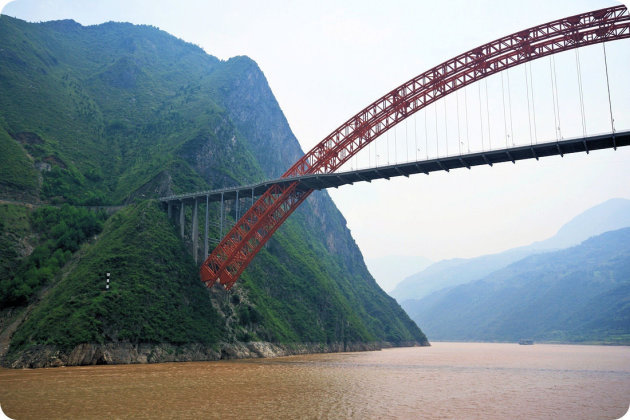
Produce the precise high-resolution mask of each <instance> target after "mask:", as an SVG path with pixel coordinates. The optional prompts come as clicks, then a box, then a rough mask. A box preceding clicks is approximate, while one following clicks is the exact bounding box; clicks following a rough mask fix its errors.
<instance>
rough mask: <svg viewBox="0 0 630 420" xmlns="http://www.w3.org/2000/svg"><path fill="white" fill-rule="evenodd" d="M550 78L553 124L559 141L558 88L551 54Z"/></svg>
mask: <svg viewBox="0 0 630 420" xmlns="http://www.w3.org/2000/svg"><path fill="white" fill-rule="evenodd" d="M549 78H550V79H551V99H552V100H553V124H554V130H553V131H554V132H555V134H556V141H558V140H559V139H558V117H557V116H556V89H555V87H556V86H555V83H554V80H553V69H552V67H551V56H549Z"/></svg>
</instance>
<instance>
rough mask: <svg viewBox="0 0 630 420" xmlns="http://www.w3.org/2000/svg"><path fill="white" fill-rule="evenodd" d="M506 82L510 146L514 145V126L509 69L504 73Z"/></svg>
mask: <svg viewBox="0 0 630 420" xmlns="http://www.w3.org/2000/svg"><path fill="white" fill-rule="evenodd" d="M505 74H506V76H507V82H508V107H509V108H510V137H511V138H512V146H514V145H515V143H514V126H513V125H512V121H513V120H512V89H511V88H510V69H507V70H506V71H505Z"/></svg>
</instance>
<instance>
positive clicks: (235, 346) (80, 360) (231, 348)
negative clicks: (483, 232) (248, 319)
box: [1, 341, 420, 369]
mask: <svg viewBox="0 0 630 420" xmlns="http://www.w3.org/2000/svg"><path fill="white" fill-rule="evenodd" d="M414 346H420V344H418V343H415V342H404V343H397V344H392V343H389V342H371V343H343V342H337V343H288V344H286V343H283V344H281V343H268V342H261V341H255V342H246V343H243V342H236V343H219V344H217V345H215V346H207V345H203V344H186V345H181V346H177V345H173V344H169V343H161V344H152V343H140V344H132V343H106V344H92V343H85V344H80V345H78V346H76V347H75V348H74V349H73V350H72V351H70V352H63V351H61V350H60V349H58V348H57V347H54V346H38V347H34V348H32V349H29V350H28V351H25V352H23V353H21V354H20V355H19V356H18V357H17V358H16V359H14V360H6V359H3V360H2V363H1V364H2V366H3V367H6V368H13V369H23V368H30V369H34V368H50V367H62V366H64V367H65V366H86V365H120V364H145V363H167V362H201V361H216V360H230V359H252V358H271V357H282V356H293V355H306V354H317V353H341V352H360V351H373V350H382V349H384V348H391V347H414Z"/></svg>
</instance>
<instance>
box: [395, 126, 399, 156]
mask: <svg viewBox="0 0 630 420" xmlns="http://www.w3.org/2000/svg"><path fill="white" fill-rule="evenodd" d="M397 128H398V126H394V163H396V162H398V136H397V135H396V132H397V131H398V130H397Z"/></svg>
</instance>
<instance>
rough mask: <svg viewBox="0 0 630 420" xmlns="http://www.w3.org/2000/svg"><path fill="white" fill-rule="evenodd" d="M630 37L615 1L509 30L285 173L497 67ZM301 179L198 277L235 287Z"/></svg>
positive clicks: (315, 167) (236, 231)
mask: <svg viewBox="0 0 630 420" xmlns="http://www.w3.org/2000/svg"><path fill="white" fill-rule="evenodd" d="M624 38H630V15H629V14H628V10H627V9H626V7H625V6H615V7H609V8H605V9H600V10H595V11H592V12H587V13H582V14H579V15H575V16H570V17H567V18H564V19H559V20H555V21H553V22H549V23H545V24H543V25H539V26H535V27H532V28H529V29H525V30H523V31H520V32H516V33H514V34H512V35H508V36H505V37H503V38H500V39H497V40H495V41H492V42H489V43H487V44H484V45H482V46H480V47H477V48H474V49H472V50H470V51H467V52H465V53H463V54H460V55H458V56H457V57H455V58H452V59H450V60H448V61H445V62H444V63H442V64H439V65H437V66H435V67H433V68H432V69H429V70H427V71H425V72H424V73H422V74H420V75H418V76H416V77H414V78H413V79H411V80H409V81H408V82H406V83H403V84H402V85H400V86H398V87H397V88H395V89H393V90H392V91H390V92H389V93H387V94H386V95H384V96H383V97H381V98H379V99H377V100H376V101H374V102H373V103H372V104H370V105H369V106H367V107H366V108H364V109H363V110H361V111H360V112H358V113H357V114H356V115H354V116H353V117H351V118H350V119H349V120H347V121H346V122H345V123H343V124H342V125H340V126H339V127H338V128H337V129H336V130H335V131H333V132H332V133H330V134H329V135H328V136H327V137H326V138H325V139H323V140H322V141H321V142H320V143H319V144H317V145H316V146H315V147H313V148H312V149H311V150H310V151H309V152H308V153H306V154H305V155H304V156H303V157H302V158H301V159H299V160H298V161H297V162H296V163H295V164H294V165H293V166H292V167H291V168H290V169H289V170H288V171H287V172H285V173H284V175H283V176H282V177H283V178H289V177H294V176H299V175H305V174H317V173H321V174H325V173H331V172H334V171H335V170H337V169H338V168H339V167H341V166H342V165H343V164H344V163H345V162H347V161H348V160H349V159H350V158H351V157H352V156H354V155H355V154H356V153H357V152H358V151H360V150H361V149H363V148H364V147H365V146H366V145H367V144H369V143H370V142H372V141H373V140H374V139H376V138H377V137H379V136H380V135H381V134H383V133H385V132H386V131H387V130H389V129H390V128H392V127H394V126H395V125H396V124H398V123H400V122H401V121H403V120H404V119H406V118H407V117H409V116H411V115H413V114H414V113H416V112H418V111H419V110H421V109H422V108H424V107H426V106H428V105H430V104H432V103H433V102H435V101H437V100H439V99H441V98H443V97H445V96H446V95H448V94H450V93H452V92H454V91H456V90H458V89H461V88H463V87H465V86H467V85H469V84H471V83H474V82H476V81H478V80H481V79H483V78H485V77H488V76H490V75H492V74H495V73H498V72H500V71H503V70H506V69H509V68H511V67H514V66H517V65H519V64H523V63H526V62H529V61H532V60H535V59H538V58H541V57H545V56H548V55H551V54H556V53H559V52H562V51H567V50H571V49H574V48H578V47H583V46H587V45H592V44H597V43H602V42H606V41H613V40H619V39H624ZM296 187H297V182H296V183H293V184H290V185H288V186H284V187H280V186H277V185H275V186H272V187H270V188H269V189H268V190H267V191H266V192H265V193H264V194H263V195H262V196H261V197H260V198H259V199H258V200H257V201H256V202H255V203H254V204H253V205H252V207H251V208H250V209H249V210H248V211H247V212H246V213H245V214H244V215H243V216H242V217H241V218H240V220H238V222H237V223H236V224H235V225H234V227H233V228H232V229H231V230H230V232H229V233H228V234H227V235H226V236H225V237H224V238H223V239H222V240H221V242H220V243H219V245H218V246H217V247H216V248H215V249H214V250H213V251H212V253H211V254H210V255H209V256H208V258H207V259H206V261H204V263H203V264H202V266H201V269H200V275H201V280H202V281H203V282H204V283H205V284H206V286H208V287H211V286H212V285H213V284H214V283H215V282H216V281H219V282H220V283H221V284H223V285H224V286H225V287H226V288H227V289H230V288H231V287H232V286H233V285H234V283H235V282H236V280H237V279H238V278H239V276H240V275H241V273H242V272H243V270H244V269H245V268H246V267H247V265H248V264H249V263H250V262H251V260H252V258H253V257H254V256H255V255H256V253H257V252H258V251H259V250H260V249H261V248H262V246H263V245H264V244H265V242H267V240H269V238H270V237H271V236H272V235H273V233H274V232H275V231H276V230H277V229H278V228H279V227H280V225H281V224H282V223H283V222H284V221H285V220H286V219H287V217H289V215H290V214H291V213H292V212H293V211H294V210H295V209H296V208H297V207H298V206H299V205H300V204H301V203H302V202H303V201H304V200H305V199H306V198H307V197H308V195H309V194H310V193H311V192H312V190H310V191H306V192H304V191H298V190H297V189H296Z"/></svg>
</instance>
